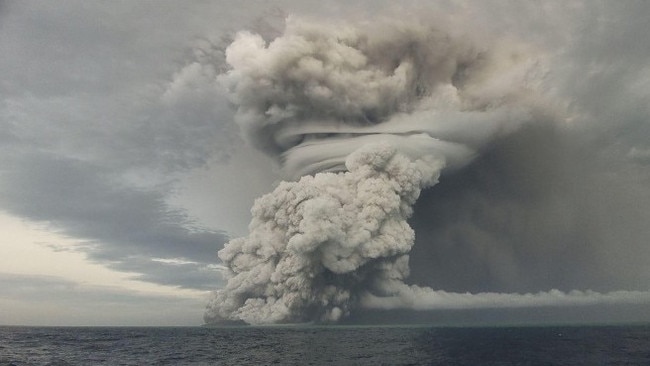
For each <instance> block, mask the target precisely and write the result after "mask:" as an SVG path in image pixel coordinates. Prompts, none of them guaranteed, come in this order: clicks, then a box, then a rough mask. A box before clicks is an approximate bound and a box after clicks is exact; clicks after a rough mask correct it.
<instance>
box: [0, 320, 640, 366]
mask: <svg viewBox="0 0 650 366" xmlns="http://www.w3.org/2000/svg"><path fill="white" fill-rule="evenodd" d="M0 365H2V366H4V365H501V366H502V365H650V325H648V326H599V327H584V326H580V327H578V326H576V327H510V328H507V327H490V328H431V327H423V326H409V327H406V326H404V327H396V326H387V327H382V326H372V327H356V326H330V327H325V326H322V327H319V326H293V327H224V328H207V327H193V328H191V327H188V328H173V327H166V328H155V327H149V328H130V327H110V328H109V327H0Z"/></svg>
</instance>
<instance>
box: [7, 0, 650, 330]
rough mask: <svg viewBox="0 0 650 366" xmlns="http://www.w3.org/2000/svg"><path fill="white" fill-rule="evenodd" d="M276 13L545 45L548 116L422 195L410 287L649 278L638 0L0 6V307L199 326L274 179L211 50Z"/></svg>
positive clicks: (13, 314) (48, 320)
mask: <svg viewBox="0 0 650 366" xmlns="http://www.w3.org/2000/svg"><path fill="white" fill-rule="evenodd" d="M289 15H291V16H298V17H306V18H310V17H311V18H315V19H319V20H320V21H325V22H326V21H328V19H333V20H336V21H349V22H356V21H359V20H360V19H361V20H364V21H373V19H378V18H381V17H398V18H400V19H403V20H408V19H410V18H413V19H418V20H420V21H428V22H439V23H440V24H445V25H446V26H449V27H450V28H451V29H453V31H454V32H456V33H459V34H465V33H467V34H469V35H471V36H472V37H475V38H476V39H478V41H480V42H483V43H484V44H485V45H486V47H488V48H489V47H490V44H491V42H494V44H497V43H498V44H504V43H505V44H509V43H511V44H517V45H525V47H526V49H527V50H531V51H530V53H534V54H536V55H539V59H541V60H544V68H543V71H544V73H545V76H544V78H543V86H542V87H541V88H542V89H543V90H544V92H545V93H546V95H547V96H548V97H549V99H552V100H554V101H556V102H555V103H557V108H558V109H561V110H562V111H563V116H564V117H563V118H562V119H561V121H562V123H561V124H560V125H559V126H554V127H553V128H546V127H539V128H530V129H523V130H521V131H519V132H517V133H515V134H514V135H513V136H511V137H509V138H506V139H503V140H502V141H499V142H498V143H496V144H494V146H491V147H490V148H489V149H487V150H486V153H485V154H483V155H482V156H481V157H480V158H478V159H477V160H476V162H475V163H473V164H471V165H470V166H468V167H467V168H466V169H464V170H462V171H459V172H455V173H454V174H449V175H448V176H446V177H445V176H443V177H442V178H441V181H440V184H439V185H437V186H435V187H434V188H432V189H430V190H428V191H425V192H423V194H422V197H421V198H420V200H419V201H418V203H416V206H415V214H414V216H413V218H412V220H411V225H412V226H413V228H414V229H415V232H416V244H415V246H414V249H413V252H412V254H413V255H412V259H411V262H412V265H411V267H412V268H411V277H410V278H411V280H412V281H413V282H414V283H418V284H422V285H426V286H431V287H432V288H436V289H442V290H447V291H458V292H464V291H471V292H482V291H497V292H521V293H524V292H538V291H548V290H550V289H554V288H558V289H560V290H562V291H570V290H594V291H603V292H606V291H616V290H630V291H648V290H650V270H649V269H648V267H647V265H646V264H647V263H648V260H650V245H648V241H649V240H650V228H648V225H647V222H650V217H649V216H650V190H648V188H647V187H648V186H649V185H648V184H649V183H650V107H649V106H650V103H648V102H649V101H650V65H649V64H648V62H647V60H648V58H649V56H650V39H648V37H646V36H645V35H647V34H650V29H648V28H650V25H648V24H647V18H648V16H650V5H648V4H647V3H646V2H643V1H625V2H611V1H609V2H608V1H584V2H580V1H571V2H564V1H549V2H534V1H523V2H522V1H451V0H450V1H441V2H436V3H434V4H430V2H428V1H422V2H417V1H412V2H411V1H407V2H403V3H400V4H399V5H397V4H393V2H389V1H385V2H384V1H358V2H354V3H353V4H346V2H343V1H334V2H327V3H321V2H317V1H240V2H228V1H188V2H172V1H138V2H126V1H115V2H103V1H59V2H56V3H52V2H47V1H2V2H0V54H2V55H3V56H2V57H0V96H1V97H2V99H1V104H0V227H1V228H2V233H3V235H1V236H0V284H1V286H2V291H1V292H0V324H20V325H199V324H202V322H203V319H202V317H203V312H204V309H205V306H206V304H207V302H208V300H209V298H210V296H211V292H212V291H214V290H216V289H218V288H220V287H221V286H223V285H224V280H223V278H222V276H221V273H222V271H223V269H224V268H223V266H222V264H221V263H220V261H219V259H218V257H217V251H218V250H219V249H221V248H223V245H224V244H225V243H226V242H227V241H228V240H229V239H230V238H234V237H238V236H242V235H245V234H246V232H247V226H248V222H249V221H250V219H251V214H250V208H251V206H252V204H253V201H254V199H255V198H256V197H258V196H260V195H262V194H264V193H266V192H269V191H271V190H272V189H273V188H274V187H276V186H277V184H278V182H280V181H281V180H282V179H283V178H284V176H283V173H282V171H281V170H280V168H279V166H278V164H277V162H275V161H274V160H273V159H272V158H270V157H267V156H265V155H264V154H262V153H260V152H259V151H257V150H256V149H255V148H254V147H252V146H250V145H251V144H250V142H249V141H247V140H246V139H245V138H244V137H242V135H241V134H240V132H239V130H238V126H237V125H236V124H235V123H234V110H233V107H232V105H231V104H230V102H229V100H228V96H227V93H226V92H225V91H224V90H223V87H222V85H220V84H219V82H218V75H219V74H221V73H223V72H225V71H227V68H228V66H227V65H226V63H225V59H224V54H223V51H224V49H225V48H226V46H227V45H228V44H229V43H230V41H231V40H232V39H234V37H235V34H236V32H238V31H241V30H248V31H251V32H254V33H260V34H262V35H263V36H264V37H265V38H269V39H272V38H273V37H274V36H277V34H279V33H280V32H281V30H282V28H283V27H284V20H285V18H286V17H287V16H289ZM497 40H498V42H497ZM522 47H523V46H522ZM599 311H600V312H599ZM558 312H559V310H558ZM611 312H615V309H614V310H612V309H611V308H610V307H607V308H606V309H605V308H603V309H600V310H598V309H596V310H594V311H593V313H594V314H596V315H594V319H596V320H602V319H604V318H606V317H607V316H608V314H611ZM573 313H575V311H573V312H572V314H573ZM619 313H627V318H624V317H622V318H621V319H623V318H624V320H646V321H647V320H650V307H647V306H645V307H644V306H636V307H634V308H633V309H632V310H630V309H629V308H625V309H623V308H621V309H619ZM630 314H631V315H630ZM367 316H368V317H372V316H370V315H367ZM490 316H491V315H490ZM501 316H503V317H504V319H506V318H507V315H501ZM544 316H547V315H544ZM599 316H600V317H599ZM418 317H422V315H421V314H420V315H418ZM517 317H521V314H517ZM549 318H552V316H549ZM418 319H419V320H422V319H421V318H418ZM518 319H519V318H518ZM544 319H546V318H544Z"/></svg>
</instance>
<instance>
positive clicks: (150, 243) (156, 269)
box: [0, 154, 226, 288]
mask: <svg viewBox="0 0 650 366" xmlns="http://www.w3.org/2000/svg"><path fill="white" fill-rule="evenodd" d="M12 163H13V164H12V165H8V166H7V165H5V167H4V169H5V170H4V171H3V172H2V173H0V177H1V178H2V181H3V184H2V185H1V186H0V187H1V188H0V191H1V197H2V198H0V202H1V204H2V207H3V208H4V209H6V210H8V211H9V212H12V213H14V214H18V215H20V216H23V217H28V218H30V219H33V220H39V221H46V222H49V223H50V224H51V225H52V226H53V227H54V228H59V229H60V230H61V231H62V233H64V234H66V235H69V236H72V237H75V238H80V239H83V240H85V241H86V242H85V244H84V245H83V247H82V249H83V250H84V251H85V252H86V253H87V254H88V256H89V258H90V259H92V260H94V261H97V262H100V263H107V264H108V265H109V266H111V267H113V268H116V269H122V270H128V271H132V272H136V273H137V272H143V273H145V274H144V275H143V277H146V279H147V280H149V281H152V282H157V283H165V284H175V285H180V286H183V287H190V288H206V287H207V286H208V284H209V283H214V281H215V280H218V275H217V273H216V272H215V271H211V270H208V267H207V266H208V264H210V263H213V262H214V260H213V255H214V254H213V253H214V247H215V245H219V243H222V242H224V241H225V240H226V235H225V234H223V233H221V232H214V231H206V230H205V229H204V230H198V231H197V230H192V229H191V222H190V221H189V219H188V218H187V217H185V216H184V215H183V213H182V212H174V211H173V210H171V209H170V208H169V207H167V206H166V205H165V202H164V196H163V195H162V194H161V193H159V192H155V191H143V190H138V189H135V188H132V187H125V186H123V185H122V184H120V183H119V182H116V181H115V179H114V178H113V177H112V176H111V175H110V174H106V172H103V171H101V169H100V168H98V167H96V166H93V165H89V164H88V163H84V162H81V161H78V160H72V159H62V158H53V157H49V156H44V155H40V154H31V155H29V156H23V157H21V158H19V159H16V160H15V161H13V162H12ZM21 167H23V168H21ZM24 167H29V169H25V168H24ZM151 258H183V259H185V260H186V261H191V262H192V263H191V264H185V265H183V266H181V267H179V266H174V265H171V264H165V263H160V262H156V263H151V260H150V259H151ZM188 276H189V277H188Z"/></svg>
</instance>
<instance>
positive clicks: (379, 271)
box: [205, 143, 444, 324]
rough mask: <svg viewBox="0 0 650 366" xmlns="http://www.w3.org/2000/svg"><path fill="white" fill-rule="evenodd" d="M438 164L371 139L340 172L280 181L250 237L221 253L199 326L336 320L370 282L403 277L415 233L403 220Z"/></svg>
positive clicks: (264, 200)
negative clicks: (222, 278)
mask: <svg viewBox="0 0 650 366" xmlns="http://www.w3.org/2000/svg"><path fill="white" fill-rule="evenodd" d="M443 166H444V161H443V159H442V158H441V157H434V156H428V157H426V158H422V159H418V160H414V161H412V160H411V159H409V158H407V157H406V156H404V155H402V154H400V153H398V151H397V150H396V149H395V148H394V147H392V146H391V145H389V144H386V143H379V144H371V145H366V146H364V147H362V148H361V149H359V150H357V151H356V152H354V153H352V154H351V155H350V156H349V157H348V158H347V159H346V167H347V169H348V171H347V172H341V173H319V174H316V175H315V176H305V177H303V178H301V179H300V180H299V181H298V182H282V183H280V185H279V186H278V187H277V188H276V189H275V190H274V191H273V192H272V193H269V194H267V195H265V196H263V197H261V198H259V199H258V200H256V202H255V204H254V206H253V208H252V213H253V220H252V221H251V224H250V226H249V228H250V235H249V236H248V237H245V238H238V239H235V240H232V241H231V242H229V243H228V244H226V246H225V247H224V249H222V250H221V251H219V258H221V260H222V261H223V262H224V264H225V266H226V267H227V268H228V269H229V271H228V274H227V276H228V283H227V285H226V286H225V287H224V288H223V289H221V290H219V291H217V293H216V296H215V297H214V298H213V299H212V301H211V302H210V304H209V305H208V310H207V312H206V314H205V320H206V322H208V323H218V322H220V321H236V320H243V321H245V322H247V323H250V324H269V323H291V322H304V321H336V320H338V319H340V318H341V317H342V316H345V315H347V314H348V313H349V311H350V309H351V307H353V306H355V305H356V303H357V302H358V301H359V300H360V296H361V294H362V293H364V292H365V291H367V290H368V288H369V287H368V286H370V285H371V284H373V283H375V282H376V281H377V279H383V278H386V279H391V280H394V281H403V280H404V279H405V278H406V277H407V276H408V256H407V253H408V252H409V251H410V250H411V247H412V246H413V242H414V237H415V235H414V232H413V230H412V229H411V227H410V226H409V225H408V223H407V222H406V220H407V219H408V218H409V217H410V215H411V214H412V205H413V203H415V201H416V199H417V198H418V196H419V194H420V190H421V189H422V188H423V187H427V186H430V185H433V184H435V183H436V182H437V179H438V176H439V174H440V170H441V169H442V168H443Z"/></svg>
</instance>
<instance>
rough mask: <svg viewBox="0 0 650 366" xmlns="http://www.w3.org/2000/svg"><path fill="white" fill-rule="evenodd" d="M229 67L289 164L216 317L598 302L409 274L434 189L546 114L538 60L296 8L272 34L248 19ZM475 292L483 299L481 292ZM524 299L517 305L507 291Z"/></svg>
mask: <svg viewBox="0 0 650 366" xmlns="http://www.w3.org/2000/svg"><path fill="white" fill-rule="evenodd" d="M226 56H227V62H228V64H229V65H230V67H231V68H230V70H229V71H228V72H226V73H225V74H223V75H221V81H222V83H223V84H224V85H225V87H226V88H227V89H228V91H229V93H230V97H231V100H232V102H233V103H234V104H235V105H236V106H237V108H238V109H237V114H236V119H237V122H238V123H239V125H240V126H241V128H242V130H243V131H244V134H245V136H246V137H247V138H248V139H249V141H250V142H251V143H252V144H253V145H254V146H255V147H257V148H259V149H260V150H262V151H265V152H267V153H269V154H272V155H274V156H277V157H278V158H279V159H280V161H281V163H282V168H283V171H284V172H285V174H286V175H287V177H288V178H291V179H294V180H297V181H292V182H282V183H280V185H279V186H278V187H277V188H276V189H275V190H274V191H273V192H272V193H269V194H267V195H265V196H263V197H261V198H259V199H258V200H257V201H256V202H255V205H254V206H253V208H252V214H253V220H252V222H251V224H250V226H249V228H250V235H249V236H248V237H245V238H239V239H235V240H232V241H231V242H229V243H228V244H226V246H225V248H224V249H222V250H221V251H219V258H221V260H222V261H223V263H224V264H225V266H226V267H227V268H228V273H227V279H228V282H227V285H226V286H225V288H223V289H221V290H219V291H217V293H216V295H215V297H214V298H213V299H212V300H211V302H210V304H209V306H208V310H207V312H206V315H205V320H206V321H207V322H208V323H218V322H222V321H242V320H243V321H245V322H247V323H251V324H266V323H286V322H305V321H336V320H338V319H340V318H341V317H343V316H345V315H347V314H348V313H349V312H350V310H351V309H352V308H354V307H356V306H365V307H370V308H398V307H401V308H416V309H420V308H436V307H443V308H445V307H446V308H450V307H451V308H453V307H471V306H528V305H540V304H541V305H544V304H545V303H546V301H547V300H548V299H549V298H562V299H565V300H564V303H584V302H585V300H584V299H588V298H593V296H591V294H589V293H572V294H564V293H559V294H558V293H556V292H549V293H541V294H536V295H516V294H483V295H466V294H453V293H445V292H441V291H434V290H432V289H429V288H420V287H417V286H410V285H407V284H405V282H404V281H405V280H406V278H407V277H408V275H409V266H408V261H409V258H408V253H409V251H410V250H411V247H412V246H413V243H414V232H413V230H412V229H411V228H410V227H409V225H408V223H407V221H406V220H407V219H408V218H409V216H410V215H411V213H412V208H411V207H412V205H413V204H414V202H415V201H416V200H417V198H418V196H419V194H420V191H421V190H422V189H423V188H426V187H428V186H431V185H433V184H435V183H436V182H437V180H438V178H439V176H440V174H441V173H443V172H444V171H446V170H449V169H458V168H460V167H462V166H463V165H465V164H467V163H468V162H470V161H471V160H472V159H473V158H474V157H476V156H477V155H478V154H480V152H481V150H482V149H483V148H484V146H485V145H486V144H487V143H489V142H491V141H493V140H494V139H496V138H498V137H500V136H504V135H506V134H508V133H511V132H512V131H515V130H516V129H517V128H518V127H519V126H521V125H522V124H525V123H531V122H533V121H535V120H538V119H540V118H547V117H548V116H547V115H546V113H544V112H543V110H544V108H543V107H542V103H540V102H538V101H537V98H536V97H535V86H536V85H537V84H538V82H539V78H541V77H543V72H540V71H543V68H542V66H541V63H540V61H539V60H538V59H536V58H534V57H532V56H529V53H526V52H524V51H522V49H516V48H515V47H512V46H511V47H494V46H493V47H492V48H491V49H481V48H480V47H477V46H476V45H475V44H472V43H471V42H469V41H468V40H465V39H463V38H460V37H453V36H451V35H449V34H446V33H444V32H441V31H440V30H437V29H435V28H433V27H430V26H423V25H417V24H408V25H407V24H402V23H396V22H383V23H381V24H374V25H357V26H354V27H351V26H345V25H344V26H341V25H340V24H338V25H318V24H314V23H309V22H303V21H299V20H296V19H292V18H290V19H289V20H288V21H287V26H286V30H285V32H284V34H283V35H281V36H280V37H278V38H276V39H274V40H272V41H270V42H267V41H265V40H264V39H263V38H262V37H261V36H259V35H256V34H252V33H247V32H242V33H239V34H238V35H237V37H236V38H235V40H234V42H233V43H232V44H231V45H230V46H229V47H228V49H227V52H226ZM472 304H473V305H472ZM508 304H510V305H508Z"/></svg>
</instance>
